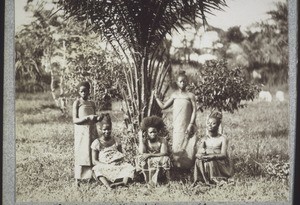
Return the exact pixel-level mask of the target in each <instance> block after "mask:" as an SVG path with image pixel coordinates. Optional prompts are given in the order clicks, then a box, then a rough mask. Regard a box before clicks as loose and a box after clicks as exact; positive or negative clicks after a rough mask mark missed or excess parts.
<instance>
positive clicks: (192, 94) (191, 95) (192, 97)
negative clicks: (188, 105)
mask: <svg viewBox="0 0 300 205" xmlns="http://www.w3.org/2000/svg"><path fill="white" fill-rule="evenodd" d="M187 94H188V96H189V98H191V99H195V94H194V93H191V92H188V93H187Z"/></svg>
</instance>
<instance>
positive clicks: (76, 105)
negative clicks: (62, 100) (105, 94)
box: [73, 99, 80, 107]
mask: <svg viewBox="0 0 300 205" xmlns="http://www.w3.org/2000/svg"><path fill="white" fill-rule="evenodd" d="M79 104H80V100H79V99H76V100H75V101H74V103H73V107H78V106H79Z"/></svg>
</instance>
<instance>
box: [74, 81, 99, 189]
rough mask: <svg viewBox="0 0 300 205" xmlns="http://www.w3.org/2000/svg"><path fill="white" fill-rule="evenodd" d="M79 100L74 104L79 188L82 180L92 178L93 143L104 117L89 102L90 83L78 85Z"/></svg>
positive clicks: (91, 102)
mask: <svg viewBox="0 0 300 205" xmlns="http://www.w3.org/2000/svg"><path fill="white" fill-rule="evenodd" d="M78 90H79V96H80V97H79V98H78V99H76V100H75V102H74V103H73V123H74V138H75V142H74V147H75V169H74V172H75V183H76V185H77V186H79V182H80V180H82V179H91V178H92V175H93V174H92V173H93V172H92V154H91V148H90V146H91V143H92V142H93V140H94V139H96V138H97V137H98V133H97V129H96V122H98V121H101V120H102V118H103V116H102V115H100V116H97V115H96V106H95V103H94V102H93V101H91V100H88V97H89V94H90V84H89V82H82V83H80V84H79V85H78Z"/></svg>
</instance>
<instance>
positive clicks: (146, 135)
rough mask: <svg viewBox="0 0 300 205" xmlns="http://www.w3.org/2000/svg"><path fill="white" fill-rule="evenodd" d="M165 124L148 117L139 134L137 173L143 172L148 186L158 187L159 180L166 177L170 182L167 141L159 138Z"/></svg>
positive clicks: (143, 122) (156, 118)
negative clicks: (160, 177)
mask: <svg viewBox="0 0 300 205" xmlns="http://www.w3.org/2000/svg"><path fill="white" fill-rule="evenodd" d="M164 126H165V125H164V122H163V121H162V119H161V118H159V117H156V116H151V117H146V118H144V119H143V121H142V123H141V131H140V132H139V146H138V151H139V154H140V155H139V156H138V157H137V159H136V166H137V168H136V171H142V173H143V175H144V179H145V181H146V182H147V183H148V185H151V186H156V185H157V183H158V178H159V176H161V175H165V177H166V179H167V181H169V180H170V172H169V170H170V158H169V157H168V149H167V141H166V139H164V138H162V137H160V136H159V134H160V131H162V129H163V128H164Z"/></svg>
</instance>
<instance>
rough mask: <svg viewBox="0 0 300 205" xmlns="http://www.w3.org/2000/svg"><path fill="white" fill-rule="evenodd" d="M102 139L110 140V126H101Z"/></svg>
mask: <svg viewBox="0 0 300 205" xmlns="http://www.w3.org/2000/svg"><path fill="white" fill-rule="evenodd" d="M101 132H102V134H103V137H104V139H110V138H111V126H110V125H109V124H103V125H102V128H101Z"/></svg>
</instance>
